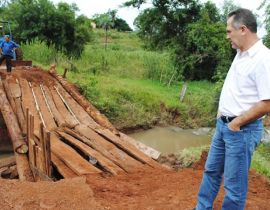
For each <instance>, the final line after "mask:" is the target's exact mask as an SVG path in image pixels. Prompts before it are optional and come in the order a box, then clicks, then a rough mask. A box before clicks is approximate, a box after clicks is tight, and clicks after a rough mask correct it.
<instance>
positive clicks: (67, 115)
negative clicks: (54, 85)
mask: <svg viewBox="0 0 270 210" xmlns="http://www.w3.org/2000/svg"><path fill="white" fill-rule="evenodd" d="M50 92H51V94H52V96H53V101H54V104H55V105H56V107H57V110H58V111H59V113H61V114H62V116H63V118H64V119H65V122H66V124H68V126H69V127H75V126H76V125H78V124H79V123H78V122H77V121H76V119H74V117H73V116H72V115H71V114H70V112H69V111H68V110H67V108H66V107H65V104H64V103H63V101H62V100H61V98H60V97H59V95H58V94H57V92H56V90H54V89H50Z"/></svg>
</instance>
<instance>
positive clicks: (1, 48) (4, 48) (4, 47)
mask: <svg viewBox="0 0 270 210" xmlns="http://www.w3.org/2000/svg"><path fill="white" fill-rule="evenodd" d="M19 47H20V46H19V45H18V44H16V43H15V42H13V41H11V40H10V36H9V35H5V41H3V42H2V43H1V45H0V52H1V57H0V65H1V64H2V62H3V61H4V60H6V66H7V72H11V69H12V66H11V59H12V58H13V53H14V49H15V48H19Z"/></svg>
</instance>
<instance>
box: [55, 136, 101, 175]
mask: <svg viewBox="0 0 270 210" xmlns="http://www.w3.org/2000/svg"><path fill="white" fill-rule="evenodd" d="M51 151H52V152H53V153H54V154H55V155H56V156H57V157H58V158H59V159H61V160H62V161H63V162H64V163H65V164H66V165H67V166H68V167H69V168H70V169H72V171H74V172H75V173H76V174H77V175H79V176H80V175H84V174H93V173H100V172H101V171H100V170H99V169H97V168H96V167H94V166H92V165H91V164H90V163H88V162H87V161H86V160H85V159H83V158H82V157H81V156H80V155H79V154H78V153H77V152H76V151H75V150H74V149H72V148H71V147H70V146H68V145H66V144H65V143H63V142H62V141H61V140H59V139H58V137H57V136H56V135H55V134H54V133H52V134H51Z"/></svg>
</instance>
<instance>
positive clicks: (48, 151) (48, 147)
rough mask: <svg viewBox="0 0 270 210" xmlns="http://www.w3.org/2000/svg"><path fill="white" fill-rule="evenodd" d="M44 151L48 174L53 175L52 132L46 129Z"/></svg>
mask: <svg viewBox="0 0 270 210" xmlns="http://www.w3.org/2000/svg"><path fill="white" fill-rule="evenodd" d="M44 146H45V147H44V149H45V151H44V153H45V159H46V168H47V175H48V176H49V177H51V175H52V167H51V135H50V132H47V131H45V130H44Z"/></svg>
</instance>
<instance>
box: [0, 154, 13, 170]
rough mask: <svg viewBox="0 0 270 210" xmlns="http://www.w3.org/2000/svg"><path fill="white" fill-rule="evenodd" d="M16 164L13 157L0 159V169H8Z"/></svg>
mask: <svg viewBox="0 0 270 210" xmlns="http://www.w3.org/2000/svg"><path fill="white" fill-rule="evenodd" d="M15 164H16V160H15V157H14V156H10V157H5V158H1V159H0V168H2V167H9V166H13V165H15Z"/></svg>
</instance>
